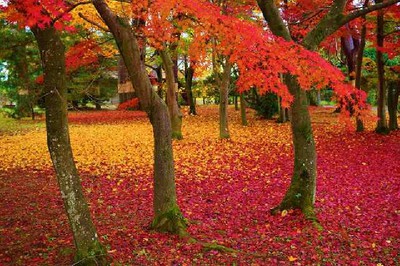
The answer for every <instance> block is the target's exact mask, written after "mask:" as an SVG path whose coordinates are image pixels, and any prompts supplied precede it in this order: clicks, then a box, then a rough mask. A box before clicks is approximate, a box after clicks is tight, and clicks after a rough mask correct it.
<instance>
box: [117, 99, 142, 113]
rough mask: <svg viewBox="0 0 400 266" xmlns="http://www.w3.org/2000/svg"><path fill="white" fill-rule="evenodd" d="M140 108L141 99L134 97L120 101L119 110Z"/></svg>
mask: <svg viewBox="0 0 400 266" xmlns="http://www.w3.org/2000/svg"><path fill="white" fill-rule="evenodd" d="M138 109H139V99H138V98H133V99H130V100H128V101H126V102H123V103H120V104H119V105H118V110H131V111H134V110H138Z"/></svg>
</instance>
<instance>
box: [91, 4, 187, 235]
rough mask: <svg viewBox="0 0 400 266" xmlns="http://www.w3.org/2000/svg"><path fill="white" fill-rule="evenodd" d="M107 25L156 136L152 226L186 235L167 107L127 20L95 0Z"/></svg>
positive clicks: (96, 6) (159, 229)
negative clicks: (151, 78) (151, 77)
mask: <svg viewBox="0 0 400 266" xmlns="http://www.w3.org/2000/svg"><path fill="white" fill-rule="evenodd" d="M92 3H93V4H94V6H95V8H96V9H97V11H98V13H99V14H100V16H101V17H102V18H103V20H104V22H105V23H106V24H107V26H108V28H109V29H110V31H111V32H112V34H113V36H114V39H115V40H116V42H117V46H118V49H119V51H120V53H121V55H122V57H123V59H124V62H125V65H126V67H127V69H128V73H129V76H130V78H131V81H132V82H133V84H135V88H136V90H137V91H136V92H137V94H138V97H139V100H140V103H141V107H142V108H143V110H144V111H145V112H146V113H147V115H148V117H149V119H150V122H151V124H152V126H153V135H154V198H153V209H154V220H153V223H152V227H153V228H154V229H156V230H158V231H165V232H170V233H174V234H179V235H185V234H187V233H186V223H185V220H184V218H183V216H182V214H181V211H180V210H179V207H178V204H177V201H176V186H175V171H174V158H173V152H172V138H171V122H170V119H169V115H168V108H167V105H166V104H165V103H164V101H163V100H162V99H161V98H160V97H159V96H158V95H157V93H156V92H155V91H154V90H153V88H152V86H151V84H150V80H149V77H148V76H147V72H146V69H145V66H144V65H143V63H142V61H141V60H140V51H139V46H138V42H137V39H136V37H135V35H134V33H133V32H132V30H131V28H130V26H129V23H128V21H127V19H126V18H122V17H118V16H116V15H115V14H114V13H113V12H112V11H111V10H110V8H109V7H108V5H107V4H106V3H105V2H104V1H103V0H93V1H92Z"/></svg>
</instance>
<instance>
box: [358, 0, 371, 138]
mask: <svg viewBox="0 0 400 266" xmlns="http://www.w3.org/2000/svg"><path fill="white" fill-rule="evenodd" d="M366 6H368V0H366V1H365V3H364V7H366ZM362 18H363V21H364V23H363V25H362V28H361V36H360V47H359V49H358V54H357V62H356V81H355V86H356V88H357V89H359V90H361V75H362V63H363V58H364V49H365V43H366V36H367V25H366V24H365V23H366V21H365V19H366V17H365V16H363V17H362ZM356 127H357V129H356V130H357V132H362V131H364V122H363V121H362V120H361V118H360V117H358V116H357V117H356Z"/></svg>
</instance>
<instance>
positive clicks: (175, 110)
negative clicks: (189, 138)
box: [159, 50, 183, 139]
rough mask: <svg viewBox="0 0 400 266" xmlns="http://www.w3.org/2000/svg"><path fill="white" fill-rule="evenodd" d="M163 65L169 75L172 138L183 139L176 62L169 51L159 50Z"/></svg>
mask: <svg viewBox="0 0 400 266" xmlns="http://www.w3.org/2000/svg"><path fill="white" fill-rule="evenodd" d="M159 53H160V56H161V59H162V61H163V65H164V68H165V74H166V77H167V106H168V111H169V116H170V119H171V126H172V138H173V139H183V136H182V113H181V111H180V109H179V107H178V101H177V99H176V89H177V88H176V86H177V84H178V83H176V80H175V74H174V63H173V62H172V59H171V56H170V55H169V53H168V51H166V50H160V51H159Z"/></svg>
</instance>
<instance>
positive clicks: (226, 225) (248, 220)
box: [0, 107, 400, 266]
mask: <svg viewBox="0 0 400 266" xmlns="http://www.w3.org/2000/svg"><path fill="white" fill-rule="evenodd" d="M217 110H218V108H217V107H202V108H199V114H200V115H198V116H186V117H184V127H183V134H184V139H183V140H181V141H174V156H175V168H176V183H177V193H178V202H179V205H180V207H181V209H182V212H183V214H184V216H185V217H186V219H187V222H188V225H189V227H188V232H189V233H190V235H191V237H192V238H194V239H196V240H197V241H189V240H188V239H181V238H179V237H176V236H170V235H167V234H163V233H158V232H154V231H152V230H150V229H149V224H150V223H151V220H152V204H151V202H152V162H153V155H152V151H153V144H152V133H151V126H150V124H149V122H148V120H147V119H146V117H145V115H144V114H143V113H141V112H121V111H108V112H107V111H103V112H75V113H71V114H70V132H71V140H72V146H73V150H74V156H75V160H76V163H77V166H78V168H79V171H80V174H81V178H82V182H83V187H84V191H85V194H86V196H87V198H88V201H89V204H90V209H91V212H92V215H93V219H94V221H95V224H96V226H97V229H98V232H99V235H100V239H101V241H102V242H103V243H104V244H105V245H106V246H107V249H108V253H109V255H110V256H111V257H112V258H113V264H114V265H385V266H387V265H400V161H399V159H400V131H396V132H392V133H390V134H389V135H377V134H375V133H374V132H373V128H374V125H375V123H374V122H373V121H370V122H368V123H367V130H366V131H365V132H363V133H356V132H354V131H352V130H350V129H349V128H348V127H347V126H345V124H344V123H343V121H342V120H341V119H338V115H337V114H334V113H333V109H332V108H312V109H311V112H312V120H313V128H314V133H315V139H316V143H317V151H318V181H317V199H316V210H317V216H318V219H319V221H320V223H321V225H322V226H323V230H322V231H318V230H317V229H316V228H315V227H314V226H313V225H312V224H311V223H309V222H307V221H305V220H304V217H303V216H302V215H301V214H300V213H299V212H298V211H288V212H286V211H284V212H282V213H281V214H278V215H276V216H272V215H270V213H269V210H270V209H271V208H272V207H274V206H276V205H277V204H278V203H279V201H280V200H281V199H282V197H283V195H284V192H285V190H286V188H287V186H288V184H289V182H290V177H291V171H292V165H293V154H292V145H291V134H290V125H289V124H277V123H275V122H274V121H268V120H261V119H257V118H256V117H255V116H254V114H253V113H251V112H250V111H249V113H248V115H249V122H250V123H249V126H248V127H244V126H241V125H240V114H239V112H236V111H235V110H234V109H230V110H229V112H230V131H231V136H232V138H231V140H219V139H218V116H217ZM0 147H1V149H0V198H1V200H0V214H1V215H0V265H71V262H72V260H73V255H72V254H73V241H72V236H71V233H70V230H69V227H68V221H67V217H66V215H65V214H64V211H63V207H62V201H61V197H60V193H59V191H58V188H57V181H56V178H55V175H54V171H53V170H52V167H51V163H50V159H49V156H48V152H47V147H46V133H45V126H44V123H43V121H42V120H39V121H36V122H31V121H28V120H22V121H11V120H8V119H5V118H1V126H0ZM204 243H208V244H211V245H207V246H208V248H207V247H206V246H205V245H204ZM212 243H215V244H219V245H223V246H225V247H227V248H230V250H223V249H220V248H217V247H218V246H217V245H212Z"/></svg>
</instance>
